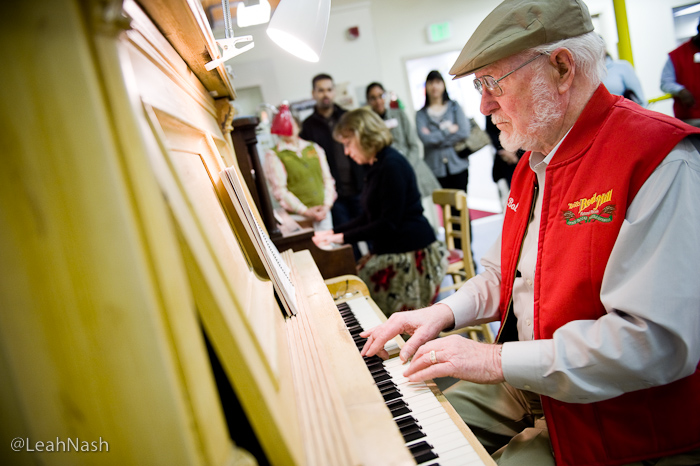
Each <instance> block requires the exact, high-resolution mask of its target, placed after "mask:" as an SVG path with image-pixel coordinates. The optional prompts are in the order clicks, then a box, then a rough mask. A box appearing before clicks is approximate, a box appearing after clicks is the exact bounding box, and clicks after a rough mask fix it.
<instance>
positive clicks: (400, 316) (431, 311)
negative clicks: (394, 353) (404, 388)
mask: <svg viewBox="0 0 700 466" xmlns="http://www.w3.org/2000/svg"><path fill="white" fill-rule="evenodd" d="M453 325H454V315H453V314H452V310H451V309H450V308H449V307H448V306H447V305H446V304H435V305H433V306H430V307H426V308H423V309H418V310H416V311H406V312H396V313H394V314H392V315H391V317H389V320H387V321H386V322H384V323H383V324H382V325H378V326H377V327H374V328H371V329H369V330H367V331H365V332H362V333H361V334H360V336H361V337H363V338H367V343H365V346H364V347H363V348H362V356H374V355H375V354H377V355H379V356H381V357H383V358H386V357H387V354H386V352H385V351H384V345H385V344H386V342H387V341H389V340H391V339H392V338H394V337H395V336H396V335H400V334H403V333H405V334H408V335H412V336H411V338H409V339H408V341H407V342H406V344H404V345H403V348H401V353H400V354H399V357H400V358H401V360H402V361H404V362H406V361H408V360H409V359H410V358H411V356H413V355H414V354H415V352H416V351H417V350H418V348H420V346H421V345H423V344H425V343H426V342H428V341H430V340H432V339H434V338H435V337H437V336H438V335H439V334H440V332H441V331H443V330H444V329H446V328H448V327H452V326H453Z"/></svg>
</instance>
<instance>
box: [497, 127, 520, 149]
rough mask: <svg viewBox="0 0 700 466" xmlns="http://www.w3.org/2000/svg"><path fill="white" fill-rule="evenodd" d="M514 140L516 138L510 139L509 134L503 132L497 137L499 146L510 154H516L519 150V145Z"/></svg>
mask: <svg viewBox="0 0 700 466" xmlns="http://www.w3.org/2000/svg"><path fill="white" fill-rule="evenodd" d="M515 139H516V138H514V137H512V135H511V134H509V133H505V132H504V131H501V134H500V136H499V137H498V140H499V142H500V143H501V146H503V148H504V149H505V150H507V151H510V152H516V151H517V150H518V149H520V147H519V145H520V143H519V142H518V141H516V140H515Z"/></svg>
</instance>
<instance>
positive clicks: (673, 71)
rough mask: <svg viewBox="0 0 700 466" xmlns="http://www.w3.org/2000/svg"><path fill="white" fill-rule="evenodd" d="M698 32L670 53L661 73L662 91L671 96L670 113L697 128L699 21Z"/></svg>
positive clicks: (699, 115)
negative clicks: (671, 106) (671, 111)
mask: <svg viewBox="0 0 700 466" xmlns="http://www.w3.org/2000/svg"><path fill="white" fill-rule="evenodd" d="M697 31H698V33H697V34H696V35H694V36H693V37H691V38H690V39H689V40H687V41H686V42H684V43H682V44H681V45H679V46H678V47H677V48H675V49H674V50H673V51H671V52H669V54H668V59H667V60H666V64H665V65H664V69H663V70H662V71H661V90H662V91H664V92H667V93H669V94H671V95H672V96H673V114H674V115H675V116H676V118H678V119H681V120H683V121H685V122H686V123H688V124H690V125H693V126H698V127H700V103H699V102H698V100H697V96H698V95H700V22H698V27H697Z"/></svg>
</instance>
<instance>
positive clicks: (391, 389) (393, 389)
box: [379, 385, 398, 400]
mask: <svg viewBox="0 0 700 466" xmlns="http://www.w3.org/2000/svg"><path fill="white" fill-rule="evenodd" d="M389 392H397V393H398V390H397V389H396V387H392V386H391V385H382V386H381V387H379V393H381V394H384V393H389ZM392 400H393V398H392Z"/></svg>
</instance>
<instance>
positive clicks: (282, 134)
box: [265, 104, 337, 230]
mask: <svg viewBox="0 0 700 466" xmlns="http://www.w3.org/2000/svg"><path fill="white" fill-rule="evenodd" d="M270 132H271V133H272V134H275V135H277V136H278V138H279V141H278V142H277V144H276V145H275V147H273V148H272V149H270V150H268V151H267V152H266V153H265V176H266V177H267V180H268V182H269V184H270V187H271V190H272V195H273V196H274V198H275V199H277V202H279V204H280V205H281V206H282V208H284V210H286V211H287V212H289V213H290V214H292V217H293V218H295V220H300V219H301V220H308V221H310V222H311V223H312V225H313V228H314V230H329V229H332V228H333V220H332V219H333V217H332V215H331V213H330V210H331V206H332V205H333V202H334V201H335V199H336V197H337V194H336V192H335V180H333V177H332V176H331V172H330V169H329V168H328V162H327V161H326V154H325V152H324V150H323V149H322V148H321V147H320V146H319V145H318V144H315V143H313V142H310V141H305V140H304V139H301V138H300V137H299V126H298V123H297V122H296V119H294V117H293V116H292V112H290V111H289V106H287V105H286V104H282V105H280V108H279V112H278V113H277V114H276V115H275V117H274V119H273V121H272V126H271V127H270Z"/></svg>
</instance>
